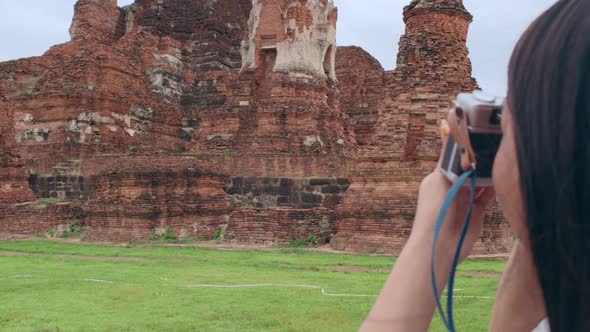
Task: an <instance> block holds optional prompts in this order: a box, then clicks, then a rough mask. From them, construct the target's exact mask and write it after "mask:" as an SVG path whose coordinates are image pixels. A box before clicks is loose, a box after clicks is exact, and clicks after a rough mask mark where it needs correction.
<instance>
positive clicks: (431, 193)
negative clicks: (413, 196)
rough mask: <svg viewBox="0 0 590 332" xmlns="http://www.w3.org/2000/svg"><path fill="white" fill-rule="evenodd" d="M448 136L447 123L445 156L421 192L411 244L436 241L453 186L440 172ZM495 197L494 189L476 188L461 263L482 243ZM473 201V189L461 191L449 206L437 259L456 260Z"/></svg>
mask: <svg viewBox="0 0 590 332" xmlns="http://www.w3.org/2000/svg"><path fill="white" fill-rule="evenodd" d="M448 136H449V128H448V124H447V122H446V121H444V120H443V122H442V126H441V138H442V142H443V149H442V151H443V153H441V158H440V160H439V163H438V167H437V169H436V170H435V171H434V172H433V173H431V174H430V175H428V176H427V177H426V178H425V179H424V180H423V181H422V184H421V185H420V191H419V194H418V208H417V211H416V219H415V221H414V227H413V228H412V235H411V237H410V241H414V240H415V239H416V240H417V239H419V240H420V241H426V240H429V241H432V238H433V236H434V227H435V221H436V219H437V217H438V215H439V212H440V209H441V207H442V204H443V201H444V200H445V197H446V195H447V192H448V191H449V189H450V188H451V185H452V184H451V182H450V181H449V180H448V179H447V178H446V177H445V176H444V175H443V174H442V172H440V170H439V168H440V166H441V163H442V155H444V148H445V147H446V143H447V139H448ZM495 195H496V194H495V192H494V190H493V189H492V188H491V187H490V188H478V189H476V198H475V201H474V204H473V214H472V217H471V223H470V225H469V229H468V233H467V236H466V238H465V242H464V244H463V248H462V251H461V260H463V259H465V258H467V256H469V253H470V252H471V251H472V249H473V245H474V244H475V242H476V241H477V240H478V238H479V236H480V234H481V230H482V226H483V220H484V216H485V213H486V209H487V208H488V207H489V206H490V204H491V202H492V201H493V200H494V198H495ZM469 201H470V188H468V187H464V188H461V190H460V191H459V193H458V194H457V196H456V197H455V200H454V201H453V202H452V204H451V206H450V207H449V210H448V213H447V216H446V218H445V221H444V223H443V225H442V228H441V232H440V234H439V237H438V244H437V248H436V251H437V253H438V252H440V255H438V256H440V257H437V259H438V258H440V259H448V260H452V258H453V256H454V253H455V250H456V248H457V245H458V243H459V239H460V236H461V230H462V228H463V224H464V221H465V217H466V216H467V212H468V210H469ZM425 245H426V244H425ZM428 245H429V246H431V244H430V243H428Z"/></svg>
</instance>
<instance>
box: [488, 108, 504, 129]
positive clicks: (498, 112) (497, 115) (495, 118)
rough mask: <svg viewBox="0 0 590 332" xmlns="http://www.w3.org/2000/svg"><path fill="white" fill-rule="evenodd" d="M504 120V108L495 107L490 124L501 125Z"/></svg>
mask: <svg viewBox="0 0 590 332" xmlns="http://www.w3.org/2000/svg"><path fill="white" fill-rule="evenodd" d="M501 121H502V109H501V108H495V109H494V110H493V111H492V115H491V116H490V121H489V122H490V124H491V125H494V126H499V125H500V122H501Z"/></svg>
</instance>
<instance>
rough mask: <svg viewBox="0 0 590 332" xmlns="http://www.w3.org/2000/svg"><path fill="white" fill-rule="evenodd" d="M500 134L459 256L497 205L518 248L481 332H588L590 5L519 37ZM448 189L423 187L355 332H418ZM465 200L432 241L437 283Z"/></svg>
mask: <svg viewBox="0 0 590 332" xmlns="http://www.w3.org/2000/svg"><path fill="white" fill-rule="evenodd" d="M443 127H444V125H443ZM502 129H503V132H504V137H503V140H502V144H501V146H500V149H499V151H498V154H497V157H496V161H495V164H494V175H493V177H494V188H495V191H496V192H495V193H494V192H493V190H491V189H486V190H485V191H484V192H483V193H480V196H479V197H478V198H477V200H476V203H475V209H474V215H473V216H474V218H473V222H472V224H471V227H470V229H469V234H468V237H467V239H466V241H465V245H464V247H463V252H462V258H465V257H467V256H468V255H469V253H470V251H471V249H472V248H473V245H474V243H475V242H476V240H477V239H478V236H479V234H480V231H481V228H482V222H483V216H484V213H485V209H486V208H487V207H488V206H489V204H490V203H491V202H492V201H493V198H494V196H495V194H497V198H498V200H499V201H500V203H501V204H502V207H503V209H504V214H505V216H506V219H507V221H508V222H509V224H510V226H511V227H512V230H513V231H514V233H515V235H516V237H517V238H518V241H517V243H516V245H515V248H514V251H513V253H512V257H511V259H510V261H509V263H508V266H507V269H506V271H505V273H504V276H503V279H502V281H501V284H500V287H499V289H498V295H497V298H496V304H495V306H494V311H493V314H492V322H491V330H492V331H502V332H505V331H527V332H528V331H533V330H535V331H549V330H551V331H553V332H566V331H567V332H571V331H590V0H561V1H559V2H557V3H556V4H555V5H554V6H553V7H552V8H550V9H549V10H548V11H547V12H545V13H544V14H543V15H542V16H541V17H539V18H538V19H537V20H536V21H535V22H534V23H533V24H532V25H531V27H530V28H529V29H528V31H527V32H526V33H525V34H524V36H523V37H522V39H521V40H520V42H519V44H518V45H517V47H516V49H515V51H514V54H513V56H512V60H511V63H510V68H509V94H508V99H507V103H506V107H505V109H504V111H503V117H502ZM447 135H448V129H443V140H444V139H445V138H446V136H447ZM449 187H450V184H449V182H448V181H447V180H446V179H445V178H444V177H443V175H441V173H440V172H438V171H435V172H433V173H432V174H430V175H429V176H428V177H426V178H425V179H424V181H423V183H422V185H421V187H420V194H419V198H418V209H417V213H416V219H415V222H414V228H413V230H412V235H411V236H410V239H409V240H408V243H407V245H406V247H405V248H404V250H403V252H402V254H401V255H400V257H399V260H398V261H397V263H396V265H395V267H394V269H393V271H392V273H391V275H390V277H389V279H388V280H387V282H386V285H385V287H384V289H383V291H382V293H381V296H380V297H379V299H378V300H377V302H376V303H375V306H374V307H373V310H372V311H371V313H370V315H369V317H368V318H367V320H366V321H365V323H364V325H363V327H362V328H361V330H362V331H426V330H427V329H428V327H429V325H430V322H431V319H432V317H433V313H434V309H435V300H434V296H433V294H432V287H431V279H430V275H431V274H430V255H431V249H432V237H433V232H434V220H435V219H436V217H437V215H438V212H439V209H440V207H441V204H442V201H443V199H444V197H445V195H446V192H447V190H448V189H449ZM468 194H469V193H468V191H466V192H462V193H461V195H462V196H460V197H459V198H458V199H457V200H456V201H455V202H454V203H453V204H454V205H453V206H452V207H451V209H450V212H449V214H448V215H447V218H446V220H445V224H444V226H443V230H442V232H441V234H440V237H439V244H438V246H437V251H436V252H437V255H438V256H437V257H436V258H435V259H436V262H437V271H436V275H437V276H439V279H442V277H444V276H446V275H448V271H449V269H450V265H451V260H452V257H453V254H454V250H455V246H456V245H457V242H458V240H459V234H460V230H461V226H462V223H463V219H464V216H465V213H466V212H465V211H467V205H468ZM446 282H447V280H438V286H439V287H438V289H443V288H444V286H445V285H446ZM540 322H541V323H540ZM549 326H550V327H549Z"/></svg>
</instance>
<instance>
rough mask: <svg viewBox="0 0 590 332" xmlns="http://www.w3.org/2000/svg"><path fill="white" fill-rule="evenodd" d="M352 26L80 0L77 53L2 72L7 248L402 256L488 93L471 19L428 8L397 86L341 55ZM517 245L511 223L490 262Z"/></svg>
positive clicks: (298, 14)
mask: <svg viewBox="0 0 590 332" xmlns="http://www.w3.org/2000/svg"><path fill="white" fill-rule="evenodd" d="M337 14H338V12H337V9H336V8H335V7H334V5H333V1H331V0H307V1H301V0H280V1H270V0H220V1H213V0H207V1H181V0H137V1H135V3H134V4H132V5H130V6H127V7H124V8H118V7H117V5H116V1H114V0H109V1H98V0H79V1H78V3H77V4H76V6H75V15H74V20H73V22H72V26H71V29H70V32H71V35H72V40H71V41H70V42H68V43H65V44H62V45H57V46H54V47H52V48H51V49H49V50H48V51H47V52H46V53H45V54H44V55H43V56H41V57H34V58H28V59H21V60H17V61H9V62H3V63H0V96H1V98H0V143H1V144H2V147H3V150H2V153H1V156H0V157H1V158H2V159H1V161H0V182H1V183H0V234H4V235H6V234H7V235H8V236H17V235H31V234H42V233H45V232H46V231H47V230H48V229H49V228H56V227H57V228H59V227H61V228H63V227H66V226H67V225H68V224H80V225H84V226H89V230H88V234H87V238H88V239H90V240H116V241H131V240H144V239H147V238H149V237H150V236H153V235H154V234H155V233H158V232H161V231H162V229H165V228H168V227H169V228H171V229H172V230H173V231H174V232H175V233H176V235H177V236H180V237H194V238H206V239H211V238H213V237H217V236H221V237H222V238H223V239H224V240H226V241H238V242H245V243H257V244H288V243H290V242H292V241H297V242H298V243H300V242H302V241H303V242H307V243H308V244H315V243H317V244H324V243H331V245H332V246H333V247H334V248H337V249H342V250H348V251H370V252H387V253H395V252H398V251H399V250H400V249H401V247H402V245H403V243H404V241H405V239H406V238H407V236H408V234H409V231H410V229H411V225H412V220H413V216H414V212H415V201H416V188H417V187H418V184H419V182H420V180H421V179H422V177H423V176H424V175H425V174H427V173H428V172H430V171H431V170H432V169H433V167H434V165H435V161H436V159H437V157H438V154H439V149H440V146H439V145H440V143H439V141H438V124H439V119H440V118H442V117H443V116H444V111H445V108H446V107H448V104H449V101H450V100H451V99H452V98H453V97H454V96H455V95H456V94H457V93H458V92H460V91H469V90H472V89H474V88H475V87H477V84H476V82H475V80H474V79H473V78H472V77H471V64H470V61H469V57H468V51H467V48H466V46H465V41H466V38H467V32H468V28H469V23H470V22H471V15H470V14H469V13H467V11H466V10H465V9H464V8H463V6H462V4H461V2H460V1H450V0H447V1H433V0H430V1H426V0H424V1H413V2H412V3H411V4H410V5H409V6H408V7H406V9H405V10H404V20H405V22H406V25H407V30H406V33H405V35H404V36H403V37H402V38H401V40H400V53H399V55H398V66H397V69H396V70H395V71H392V72H386V71H384V70H383V68H382V66H381V65H380V64H379V62H378V61H376V60H375V59H374V58H373V57H371V56H370V55H369V54H368V53H366V52H365V51H363V50H362V49H360V48H358V47H340V48H336V44H335V27H336V19H337ZM41 198H54V199H55V200H57V201H58V203H57V204H54V205H44V204H42V203H41V202H42V201H38V200H39V199H41ZM510 241H511V240H510V233H509V232H508V230H507V228H506V225H505V223H504V222H503V219H502V217H501V215H500V214H499V212H498V210H497V209H496V210H494V211H493V213H492V214H491V216H490V217H489V218H488V220H487V222H486V229H485V230H484V232H483V234H482V242H481V243H480V244H478V251H479V252H504V251H506V250H508V248H509V247H510Z"/></svg>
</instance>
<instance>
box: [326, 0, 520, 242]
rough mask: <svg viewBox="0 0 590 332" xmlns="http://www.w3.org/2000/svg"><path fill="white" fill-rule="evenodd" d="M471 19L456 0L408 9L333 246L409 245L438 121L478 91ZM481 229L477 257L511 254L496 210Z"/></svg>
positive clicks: (436, 148) (427, 1)
mask: <svg viewBox="0 0 590 332" xmlns="http://www.w3.org/2000/svg"><path fill="white" fill-rule="evenodd" d="M471 20H472V16H471V15H470V14H469V13H468V12H467V11H466V10H465V8H464V7H463V4H462V1H458V0H443V1H441V0H437V1H435V0H422V1H418V0H416V1H412V3H411V4H410V5H409V6H406V7H405V8H404V21H405V23H406V32H405V34H404V35H403V36H402V37H401V38H400V43H399V46H400V47H399V53H398V58H397V68H396V70H395V71H393V72H387V73H386V74H385V76H386V88H385V90H386V92H385V94H384V97H383V98H382V99H381V101H380V104H379V117H378V120H377V123H378V126H377V127H376V128H375V130H374V132H373V133H372V137H371V142H370V144H368V146H366V147H364V148H362V149H360V150H359V156H358V159H357V165H356V168H355V169H354V170H353V172H352V173H351V176H350V177H351V181H352V186H351V188H350V189H349V190H348V192H347V194H346V196H345V199H344V202H343V204H342V205H341V206H340V207H339V208H338V210H337V214H338V215H337V220H338V233H337V236H336V238H335V239H334V240H333V241H332V247H334V248H337V249H342V250H352V251H365V252H399V251H400V250H401V248H402V247H403V245H404V244H405V242H406V240H407V238H408V236H409V234H410V232H411V229H412V223H413V219H414V215H415V207H416V201H417V199H416V198H417V191H418V187H419V184H420V182H421V180H422V179H423V178H424V176H426V175H427V174H429V173H430V172H432V171H434V169H435V167H436V162H437V160H438V156H439V154H440V146H441V143H440V132H439V128H440V119H443V118H445V117H446V114H447V111H448V109H449V108H450V102H451V100H452V99H454V98H455V97H456V95H457V94H458V93H459V92H464V91H472V90H474V89H476V88H477V84H476V81H475V79H473V78H472V77H471V63H470V60H469V56H468V50H467V47H466V40H467V33H468V29H469V24H470V22H471ZM433 222H434V221H433ZM484 228H485V229H484V231H483V232H482V239H481V240H482V242H481V245H479V244H478V246H477V251H478V252H481V253H486V252H506V251H507V250H509V248H510V246H511V240H510V239H509V237H508V236H506V234H508V233H509V232H508V230H507V227H506V224H505V223H504V222H503V217H502V216H501V214H500V213H499V212H498V209H497V207H496V208H495V210H494V211H493V213H490V214H489V215H488V217H486V222H485V227H484Z"/></svg>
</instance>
